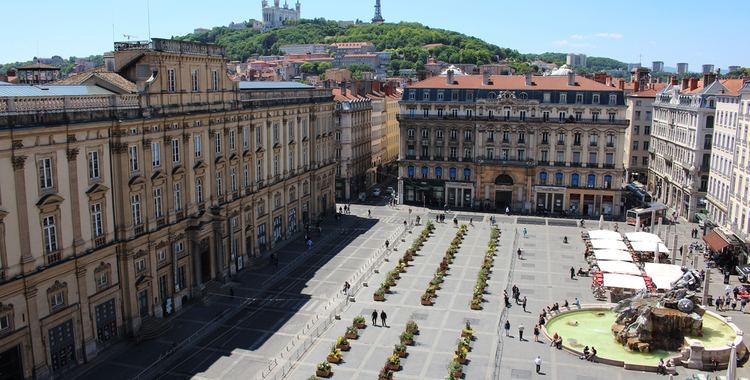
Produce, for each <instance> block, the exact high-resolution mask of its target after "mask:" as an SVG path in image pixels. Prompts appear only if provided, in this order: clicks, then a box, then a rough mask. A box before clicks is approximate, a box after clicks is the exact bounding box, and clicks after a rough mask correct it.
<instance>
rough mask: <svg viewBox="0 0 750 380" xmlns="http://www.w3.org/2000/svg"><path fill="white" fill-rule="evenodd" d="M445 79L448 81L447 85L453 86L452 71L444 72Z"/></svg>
mask: <svg viewBox="0 0 750 380" xmlns="http://www.w3.org/2000/svg"><path fill="white" fill-rule="evenodd" d="M446 78H447V80H448V84H453V70H448V71H446Z"/></svg>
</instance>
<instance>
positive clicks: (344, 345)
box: [336, 336, 352, 352]
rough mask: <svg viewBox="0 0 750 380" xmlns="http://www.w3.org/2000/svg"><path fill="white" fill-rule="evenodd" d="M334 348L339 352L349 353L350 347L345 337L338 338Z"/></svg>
mask: <svg viewBox="0 0 750 380" xmlns="http://www.w3.org/2000/svg"><path fill="white" fill-rule="evenodd" d="M336 348H338V349H339V350H341V351H344V352H346V351H349V350H350V349H351V348H352V346H351V345H350V344H349V340H348V339H346V337H343V336H340V337H338V339H336Z"/></svg>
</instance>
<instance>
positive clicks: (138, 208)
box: [0, 39, 335, 378]
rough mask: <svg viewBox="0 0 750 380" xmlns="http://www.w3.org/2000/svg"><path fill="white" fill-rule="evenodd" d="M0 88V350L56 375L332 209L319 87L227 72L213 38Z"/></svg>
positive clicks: (329, 127) (328, 141)
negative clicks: (108, 67) (43, 81)
mask: <svg viewBox="0 0 750 380" xmlns="http://www.w3.org/2000/svg"><path fill="white" fill-rule="evenodd" d="M113 59H114V62H113V64H112V67H113V68H114V70H113V71H112V72H102V71H97V72H95V73H92V72H89V73H82V74H79V75H77V76H75V77H73V78H67V79H66V82H65V83H67V84H66V85H53V84H48V85H45V86H44V87H39V86H33V87H32V86H20V85H19V86H2V87H1V88H0V175H2V178H3V181H0V357H2V358H3V362H2V364H1V365H2V366H3V375H9V376H10V377H9V378H32V377H35V378H51V377H56V378H57V377H63V376H64V373H65V372H66V371H67V370H69V369H70V368H72V367H75V366H76V365H79V364H81V363H84V362H86V361H88V360H91V359H92V358H94V357H95V356H96V355H97V354H98V353H99V352H101V351H102V350H103V349H104V348H106V347H107V346H108V345H110V344H111V343H112V342H114V341H116V340H117V339H119V338H122V337H125V336H132V335H142V334H145V331H151V332H153V331H155V330H158V329H159V328H160V327H161V324H160V322H159V321H160V320H161V319H160V318H165V317H167V316H168V315H169V314H171V313H173V312H174V311H176V310H179V309H180V308H182V307H183V306H184V304H185V303H186V302H188V301H189V300H191V299H192V298H194V297H196V296H201V295H202V294H203V292H204V289H205V286H206V284H207V283H209V282H212V281H224V280H226V279H227V278H228V276H230V275H232V274H234V273H237V272H238V271H241V270H242V269H243V268H246V267H248V266H249V265H252V263H253V259H254V258H257V257H259V255H261V254H262V253H263V252H264V251H267V250H269V249H271V248H273V247H274V246H275V245H276V244H278V242H280V241H282V240H284V239H289V238H291V237H294V236H296V235H297V234H299V233H301V231H302V229H303V228H304V226H305V225H306V224H308V223H313V222H315V221H317V220H318V219H319V218H320V217H321V216H322V215H324V214H326V213H330V212H331V211H332V210H333V207H334V203H333V187H334V174H335V166H334V163H333V112H334V108H335V103H334V102H333V99H332V96H331V93H330V91H326V90H318V89H315V88H312V87H309V86H305V85H301V84H297V83H284V82H277V83H245V82H239V83H238V82H232V81H230V80H229V78H228V77H227V76H226V75H225V65H226V61H225V58H224V50H223V48H221V47H219V46H216V45H206V44H199V43H191V42H185V41H174V40H164V39H153V40H152V41H149V42H128V43H116V44H115V52H114V56H113Z"/></svg>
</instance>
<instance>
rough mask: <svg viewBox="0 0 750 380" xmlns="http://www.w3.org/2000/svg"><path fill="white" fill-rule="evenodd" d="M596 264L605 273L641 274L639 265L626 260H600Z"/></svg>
mask: <svg viewBox="0 0 750 380" xmlns="http://www.w3.org/2000/svg"><path fill="white" fill-rule="evenodd" d="M596 266H598V267H599V270H601V271H602V272H604V273H621V274H632V275H634V276H640V275H641V270H640V268H638V266H637V265H635V264H633V263H629V262H626V261H599V262H597V263H596Z"/></svg>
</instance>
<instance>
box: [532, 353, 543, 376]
mask: <svg viewBox="0 0 750 380" xmlns="http://www.w3.org/2000/svg"><path fill="white" fill-rule="evenodd" d="M534 366H536V373H540V372H542V357H541V356H539V355H537V357H536V359H534Z"/></svg>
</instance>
